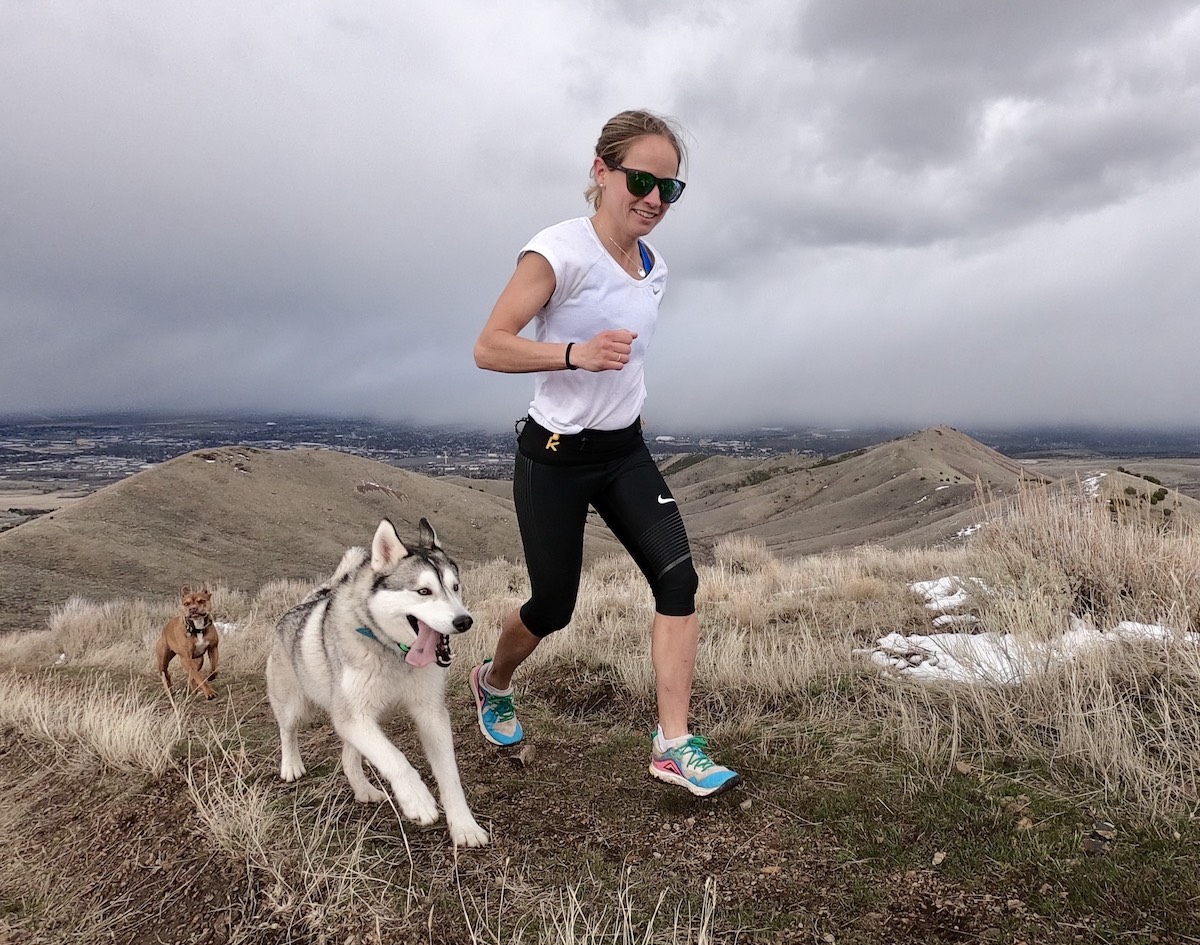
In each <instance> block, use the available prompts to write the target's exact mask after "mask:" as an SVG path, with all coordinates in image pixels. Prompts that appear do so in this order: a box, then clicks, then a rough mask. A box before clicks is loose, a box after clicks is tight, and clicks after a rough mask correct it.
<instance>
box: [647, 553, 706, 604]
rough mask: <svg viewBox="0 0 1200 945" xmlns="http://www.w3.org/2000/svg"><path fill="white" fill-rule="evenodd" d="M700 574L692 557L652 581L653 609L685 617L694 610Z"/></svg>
mask: <svg viewBox="0 0 1200 945" xmlns="http://www.w3.org/2000/svg"><path fill="white" fill-rule="evenodd" d="M699 587H700V576H699V575H698V574H697V573H696V567H695V565H693V564H692V559H691V558H688V559H687V560H685V561H681V562H680V563H679V564H677V565H675V567H673V568H671V569H669V570H668V571H666V572H665V573H663V574H661V575H659V577H658V580H656V581H655V582H654V587H653V591H654V609H655V610H656V611H658V613H660V614H665V615H666V616H668V617H686V616H688V615H689V614H693V613H695V612H696V591H697V590H698V589H699Z"/></svg>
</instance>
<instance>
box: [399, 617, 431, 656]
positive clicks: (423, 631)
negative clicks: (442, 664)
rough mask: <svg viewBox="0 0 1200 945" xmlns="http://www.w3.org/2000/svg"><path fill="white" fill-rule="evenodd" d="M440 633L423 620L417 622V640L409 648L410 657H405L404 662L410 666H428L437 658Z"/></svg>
mask: <svg viewBox="0 0 1200 945" xmlns="http://www.w3.org/2000/svg"><path fill="white" fill-rule="evenodd" d="M437 638H438V632H437V631H436V630H434V629H433V627H431V626H429V624H427V623H425V622H424V621H423V620H418V621H417V640H416V642H415V643H413V645H412V647H411V648H409V651H408V655H407V656H405V657H404V662H406V663H408V664H409V665H410V666H417V667H421V666H428V665H429V664H430V663H432V662H433V660H434V657H436V656H437V643H438V639H437Z"/></svg>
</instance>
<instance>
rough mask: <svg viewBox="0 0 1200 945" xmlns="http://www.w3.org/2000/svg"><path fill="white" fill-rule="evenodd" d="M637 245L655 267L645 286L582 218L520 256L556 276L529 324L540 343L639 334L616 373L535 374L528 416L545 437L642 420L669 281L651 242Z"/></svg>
mask: <svg viewBox="0 0 1200 945" xmlns="http://www.w3.org/2000/svg"><path fill="white" fill-rule="evenodd" d="M642 243H643V244H644V245H645V247H646V249H647V250H649V252H650V256H651V258H652V259H653V261H654V266H653V268H652V269H651V270H650V272H649V273H648V274H647V275H646V278H644V279H637V278H634V277H633V276H631V275H629V273H627V272H626V271H625V270H624V269H623V268H622V267H621V266H620V265H619V264H618V263H617V261H616V260H615V259H614V258H613V257H612V255H611V254H610V253H609V252H608V250H606V249H605V248H604V246H603V244H602V243H601V242H600V237H599V236H597V235H596V230H595V228H593V226H592V222H591V220H589V219H588V218H587V217H579V218H577V219H575V220H567V221H566V222H564V223H558V224H556V225H555V226H551V227H548V228H547V229H545V230H542V231H541V232H540V233H538V234H537V236H535V237H534V238H533V239H531V240H530V241H529V242H528V243H526V244H525V246H524V247H523V248H522V249H521V252H520V256H524V255H525V254H526V253H537V254H538V255H540V256H544V257H545V258H546V261H547V262H549V263H550V267H551V268H552V269H553V270H554V294H553V295H551V296H550V301H548V302H547V303H546V305H545V306H544V307H543V308H542V310H541V311H540V312H538V313H537V315H535V316H534V319H533V324H534V327H535V331H536V337H537V340H538V341H550V342H557V343H559V344H565V343H566V342H569V341H574V342H576V343H577V344H578V343H581V342H584V341H590V340H591V339H592V338H593V337H594V336H595V335H596V334H597V333H598V332H600V331H604V330H605V329H617V328H625V329H628V330H629V331H632V332H636V333H637V338H635V339H634V341H633V351H632V352H631V353H630V355H629V363H628V364H626V365H625V367H624V368H622V369H621V370H619V371H598V372H595V373H593V372H591V371H585V370H583V369H582V368H580V369H579V370H576V371H567V370H562V371H543V372H541V373H539V374H538V375H537V382H536V386H535V388H534V394H533V401H532V402H531V403H530V405H529V415H530V416H531V417H532V418H533V419H534V420H536V421H537V422H538V423H540V424H541V425H542V426H544V427H545V428H546V429H547V430H550V431H552V432H554V433H564V434H567V433H578V432H579V431H580V430H584V429H592V430H621V429H624V428H625V427H627V426H629V425H630V424H631V423H633V421H634V420H636V419H637V418H638V416H639V415H640V414H641V412H642V404H643V403H644V402H645V400H646V383H645V376H644V372H643V367H644V364H645V356H646V349H647V348H648V347H649V345H650V341H651V339H653V337H654V326H655V324H656V323H657V321H658V306H659V304H660V303H661V302H662V297H663V290H664V288H665V287H666V279H667V264H666V263H665V262H663V259H662V257H661V256H660V255H659V254H658V253H657V252H656V251H655V250H654V248H653V247H652V246H651V245H650V244H649V243H647V242H646V241H645V240H642ZM518 258H519V257H518Z"/></svg>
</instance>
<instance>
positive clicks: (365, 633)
mask: <svg viewBox="0 0 1200 945" xmlns="http://www.w3.org/2000/svg"><path fill="white" fill-rule="evenodd" d="M355 629H356V630H357V631H358V632H359V633H361V634H362V635H363V636H364V637H369V638H370V639H372V640H374V641H375V642H376V643H378V644H380V645H382V646H387V644H386V643H384V642H383V641H382V640H381V639H379V637H377V636H375V631H374V630H372V629H371V628H370V627H355ZM392 645H393V646H395V647H396V649H398V650H399V651H400V652H401V653H402V654H404V655H405V656H407V655H408V651H409V650H411V649H412V647H411V646H405V645H404V644H403V643H397V642H396V641H395V640H392Z"/></svg>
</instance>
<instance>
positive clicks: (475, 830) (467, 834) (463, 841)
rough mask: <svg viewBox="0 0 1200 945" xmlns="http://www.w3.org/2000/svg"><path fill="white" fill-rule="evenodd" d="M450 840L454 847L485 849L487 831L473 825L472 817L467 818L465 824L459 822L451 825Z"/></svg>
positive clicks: (475, 824)
mask: <svg viewBox="0 0 1200 945" xmlns="http://www.w3.org/2000/svg"><path fill="white" fill-rule="evenodd" d="M450 839H451V840H453V841H454V845H455V846H456V847H486V846H487V844H488V834H487V831H486V830H484V829H483V828H482V827H480V826H479V824H477V823H475V820H474V818H472V817H468V818H467V820H466V821H465V822H464V821H461V820H459V821H455V822H454V823H452V824H451V825H450Z"/></svg>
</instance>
